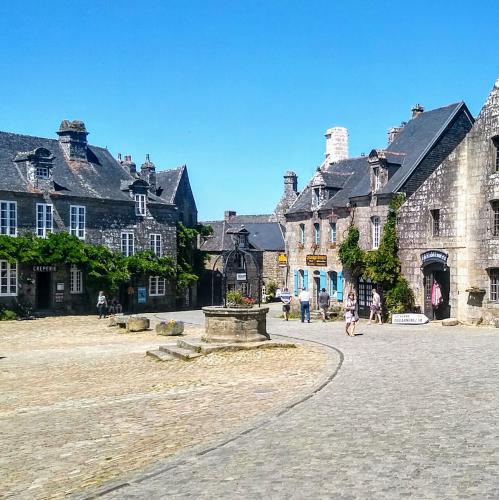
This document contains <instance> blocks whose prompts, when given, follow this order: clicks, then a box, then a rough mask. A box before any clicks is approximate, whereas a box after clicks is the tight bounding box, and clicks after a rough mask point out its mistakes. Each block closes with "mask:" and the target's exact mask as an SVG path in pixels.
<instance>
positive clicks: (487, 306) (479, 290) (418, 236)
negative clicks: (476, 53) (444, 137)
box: [398, 80, 499, 324]
mask: <svg viewBox="0 0 499 500" xmlns="http://www.w3.org/2000/svg"><path fill="white" fill-rule="evenodd" d="M498 200H499V80H497V81H496V83H495V85H494V87H493V89H492V91H491V93H490V95H489V97H488V99H487V101H486V103H485V105H484V106H483V108H482V110H481V111H480V114H479V115H478V117H477V119H476V121H475V123H474V125H473V127H472V128H471V130H470V131H469V132H468V134H467V135H466V137H465V138H464V140H463V141H462V142H461V143H460V144H459V146H458V147H457V148H456V149H455V150H454V151H453V152H452V153H451V154H450V155H449V156H448V158H447V159H445V160H444V161H443V162H441V164H440V165H439V166H438V167H437V169H436V170H435V171H434V172H433V173H432V174H431V175H430V176H429V177H428V178H427V179H426V180H425V181H424V182H423V183H422V184H421V186H420V187H419V188H418V189H417V190H416V191H415V192H414V194H413V195H412V196H411V197H410V199H408V200H407V202H406V203H405V204H404V205H403V206H402V208H401V210H400V212H399V217H398V234H399V247H400V251H399V252H400V257H401V260H402V271H403V272H404V274H405V276H406V277H407V278H408V279H409V282H410V284H411V286H412V288H413V290H414V292H415V295H416V300H417V303H418V304H419V306H420V307H421V309H422V311H424V313H425V314H426V315H427V316H429V317H430V318H436V319H441V318H446V317H451V316H452V317H456V318H458V319H459V320H461V321H463V322H465V323H473V324H477V323H480V322H482V321H483V322H485V323H489V322H491V321H492V320H493V319H494V318H499V250H498V249H499V201H498ZM434 282H437V283H438V284H439V286H440V288H441V291H442V295H443V297H442V298H443V302H442V303H441V304H440V305H438V304H432V288H433V284H434ZM435 305H438V307H434V306H435Z"/></svg>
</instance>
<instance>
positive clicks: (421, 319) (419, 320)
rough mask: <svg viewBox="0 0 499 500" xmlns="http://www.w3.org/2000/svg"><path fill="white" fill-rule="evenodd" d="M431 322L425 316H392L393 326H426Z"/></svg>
mask: <svg viewBox="0 0 499 500" xmlns="http://www.w3.org/2000/svg"><path fill="white" fill-rule="evenodd" d="M428 321H430V320H429V319H428V317H427V316H425V315H424V314H416V313H406V314H392V324H393V325H424V324H425V323H428Z"/></svg>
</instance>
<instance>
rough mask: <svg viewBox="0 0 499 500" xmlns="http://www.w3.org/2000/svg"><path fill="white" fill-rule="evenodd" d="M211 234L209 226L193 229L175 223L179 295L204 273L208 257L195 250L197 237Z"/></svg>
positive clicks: (199, 226) (197, 249)
mask: <svg viewBox="0 0 499 500" xmlns="http://www.w3.org/2000/svg"><path fill="white" fill-rule="evenodd" d="M211 234H213V228H212V227H211V226H209V225H203V224H198V225H197V226H196V227H195V228H191V227H186V226H184V225H183V224H182V223H181V222H178V223H177V290H178V291H179V292H180V293H181V292H182V290H185V289H186V288H187V287H188V286H189V285H191V284H192V283H194V282H195V281H197V280H198V279H199V278H200V277H201V275H202V274H203V272H204V269H205V261H206V260H207V259H209V255H206V254H203V252H201V250H199V248H197V244H196V242H197V238H198V236H201V237H206V236H209V235H211Z"/></svg>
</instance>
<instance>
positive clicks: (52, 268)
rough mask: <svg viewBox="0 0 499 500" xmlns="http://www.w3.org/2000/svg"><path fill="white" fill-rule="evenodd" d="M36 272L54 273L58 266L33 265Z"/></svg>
mask: <svg viewBox="0 0 499 500" xmlns="http://www.w3.org/2000/svg"><path fill="white" fill-rule="evenodd" d="M33 271H35V273H52V272H55V271H57V267H56V266H33Z"/></svg>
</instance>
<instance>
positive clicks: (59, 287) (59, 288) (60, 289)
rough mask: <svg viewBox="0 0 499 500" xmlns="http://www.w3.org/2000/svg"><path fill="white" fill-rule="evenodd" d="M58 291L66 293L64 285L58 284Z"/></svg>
mask: <svg viewBox="0 0 499 500" xmlns="http://www.w3.org/2000/svg"><path fill="white" fill-rule="evenodd" d="M57 291H58V292H63V291H64V283H57Z"/></svg>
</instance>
